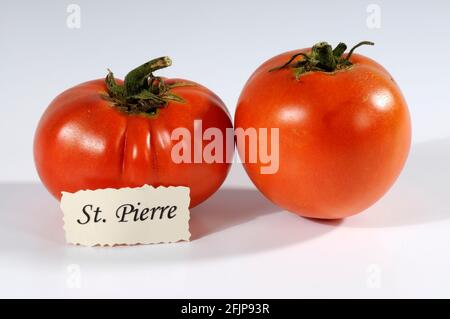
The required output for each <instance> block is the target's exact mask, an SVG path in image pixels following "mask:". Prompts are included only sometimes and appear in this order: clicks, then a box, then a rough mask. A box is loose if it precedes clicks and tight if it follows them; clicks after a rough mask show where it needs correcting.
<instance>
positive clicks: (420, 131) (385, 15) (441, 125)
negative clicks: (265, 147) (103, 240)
mask: <svg viewBox="0 0 450 319" xmlns="http://www.w3.org/2000/svg"><path fill="white" fill-rule="evenodd" d="M71 3H74V4H78V5H79V6H80V9H81V20H80V22H81V23H80V29H69V28H68V27H67V25H66V19H67V17H68V16H69V14H68V13H67V6H68V5H69V4H71ZM372 4H375V5H378V6H379V7H378V8H379V9H380V28H370V27H369V26H368V24H367V20H368V18H369V17H370V16H371V13H370V12H367V10H368V9H370V8H371V7H370V6H371V5H372ZM372 7H373V6H372ZM449 11H450V1H443V0H431V1H409V0H396V1H389V0H376V1H374V0H365V1H361V0H345V2H344V1H342V2H341V1H335V0H315V1H310V0H277V1H260V0H246V1H241V0H234V1H219V0H195V1H184V0H171V1H148V0H140V1H137V0H133V1H125V2H124V1H99V0H74V1H59V0H41V1H29V0H28V1H27V0H2V1H1V10H0V54H1V58H0V70H1V75H2V76H1V77H0V87H1V88H2V99H1V116H0V145H1V147H2V150H7V151H4V152H2V156H0V181H2V182H17V181H20V182H28V181H34V182H37V181H38V177H37V174H36V170H35V168H34V164H33V157H32V140H33V134H34V130H35V127H36V124H37V122H38V120H39V118H40V117H41V115H42V113H43V112H44V110H45V108H46V107H47V105H48V104H49V103H50V101H51V100H52V99H53V98H54V97H55V96H56V95H57V94H59V93H60V92H61V91H63V90H65V89H67V88H70V87H72V86H74V85H76V84H78V83H81V82H84V81H87V80H91V79H96V78H101V77H104V76H105V75H106V69H107V68H111V69H112V70H113V71H114V72H115V74H116V76H118V77H123V76H124V75H125V74H126V72H128V71H130V70H131V69H132V68H134V67H135V66H138V65H140V64H141V63H144V62H145V61H148V60H149V59H151V58H154V57H157V56H161V55H170V56H171V57H172V59H173V61H174V63H173V66H172V67H170V68H168V69H166V70H161V72H159V73H158V74H160V75H165V76H169V77H181V78H186V79H191V80H194V81H197V82H199V83H202V84H204V85H205V86H207V87H209V88H210V89H211V90H213V91H214V92H216V93H217V94H218V95H219V96H220V97H221V98H222V99H223V100H224V102H225V104H226V105H227V106H228V108H229V109H230V111H231V114H234V110H235V106H236V101H237V99H238V97H239V94H240V91H241V89H242V87H243V86H244V83H245V82H246V81H247V79H248V78H249V77H250V75H251V73H252V72H253V71H254V70H255V69H256V68H257V67H258V66H259V65H260V64H261V63H263V62H264V61H266V60H267V59H269V58H271V57H272V56H274V55H276V54H279V53H281V52H285V51H288V50H294V49H299V48H304V47H309V46H311V45H313V44H314V43H317V42H320V41H329V42H330V43H332V44H334V45H336V44H337V43H338V42H340V41H344V42H346V43H347V44H348V45H352V44H356V43H358V42H359V41H362V40H372V41H374V42H375V43H376V46H375V47H363V48H360V49H359V50H358V52H360V53H361V54H365V55H368V56H370V57H372V58H373V59H375V60H377V61H378V62H380V63H381V64H382V65H384V66H385V67H386V68H387V69H388V70H389V71H390V72H391V74H392V75H393V76H394V78H395V79H396V81H397V82H398V83H399V85H400V86H401V88H402V90H403V93H404V95H405V97H406V100H407V101H408V103H409V107H410V110H411V116H412V121H413V128H414V130H413V140H414V142H415V143H418V142H424V141H429V140H432V139H436V138H449V137H450V125H448V122H449V119H450V107H449V105H450V90H449V89H448V87H449V76H448V75H449V73H450V62H449V59H448V57H449V56H450V42H449V41H448V40H447V39H449V38H450V19H449V18H448V12H449Z"/></svg>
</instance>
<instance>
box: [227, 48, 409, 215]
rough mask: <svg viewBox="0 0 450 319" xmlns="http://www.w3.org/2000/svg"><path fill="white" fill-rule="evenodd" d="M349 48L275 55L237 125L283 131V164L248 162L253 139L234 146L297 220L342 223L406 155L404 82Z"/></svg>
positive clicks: (251, 88) (250, 86) (383, 188)
mask: <svg viewBox="0 0 450 319" xmlns="http://www.w3.org/2000/svg"><path fill="white" fill-rule="evenodd" d="M362 44H372V43H368V42H364V43H361V45H362ZM358 46H359V45H358ZM358 46H357V47H358ZM346 48H347V47H346V46H345V44H343V43H341V44H339V45H338V46H337V47H336V48H335V49H332V48H331V46H330V45H329V44H327V43H319V44H317V45H315V46H314V47H313V48H307V49H302V50H296V51H290V52H286V53H283V54H280V55H278V56H275V57H273V58H271V59H269V60H268V61H266V62H264V63H263V64H262V65H261V66H260V67H259V68H258V69H257V70H256V71H255V72H254V73H253V75H252V76H251V77H250V79H249V80H248V82H247V83H246V85H245V87H244V89H243V91H242V93H241V95H240V98H239V101H238V104H237V109H236V114H235V128H236V129H238V128H243V129H248V128H251V127H254V128H279V154H280V156H279V170H278V171H277V172H276V173H275V174H261V170H260V168H261V166H262V165H263V163H261V161H260V160H258V161H257V162H256V163H249V162H248V161H247V162H246V159H244V158H242V155H243V154H248V152H249V149H248V144H246V145H244V146H242V145H241V146H239V145H238V151H239V154H240V156H241V159H242V161H243V162H244V167H245V170H246V172H247V173H248V175H249V177H250V178H251V180H252V181H253V183H254V184H255V185H256V187H257V188H258V189H259V190H260V191H261V192H262V193H263V194H264V195H265V196H266V197H267V198H269V199H270V200H271V201H273V202H274V203H275V204H277V205H279V206H281V207H282V208H284V209H286V210H289V211H291V212H294V213H296V214H299V215H301V216H305V217H311V218H319V219H340V218H344V217H347V216H351V215H354V214H357V213H359V212H361V211H363V210H365V209H366V208H368V207H369V206H371V205H372V204H374V203H375V202H376V201H377V200H378V199H380V198H381V197H382V196H383V194H385V193H386V192H387V191H388V189H389V188H390V187H391V186H392V184H393V183H394V181H395V180H396V179H397V177H398V176H399V174H400V172H401V170H402V168H403V166H404V164H405V161H406V159H407V156H408V152H409V148H410V143H411V124H410V117H409V112H408V107H407V103H406V101H405V99H404V97H403V95H402V93H401V91H400V89H399V87H398V85H397V84H396V83H395V81H394V80H393V78H392V76H391V75H390V74H389V73H388V71H387V70H385V69H384V68H383V67H382V66H381V65H379V64H378V63H377V62H375V61H373V60H371V59H369V58H367V57H365V56H362V55H359V54H354V53H353V52H354V50H353V49H352V50H351V52H349V54H344V52H345V50H346ZM355 48H356V47H355ZM269 140H270V139H269Z"/></svg>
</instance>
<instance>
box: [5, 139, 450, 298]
mask: <svg viewBox="0 0 450 319" xmlns="http://www.w3.org/2000/svg"><path fill="white" fill-rule="evenodd" d="M449 163H450V140H449V139H447V140H441V141H435V142H428V143H424V144H420V145H416V146H415V147H414V149H413V152H412V154H411V157H410V160H409V162H408V165H407V168H406V170H405V171H404V173H403V175H402V176H401V178H400V179H399V181H398V182H397V184H396V185H395V187H394V188H393V189H392V191H391V192H389V193H388V195H387V196H385V197H384V198H383V199H382V200H381V201H380V202H378V203H377V204H376V205H375V206H373V207H372V208H370V209H369V210H367V211H366V212H365V213H363V214H361V215H358V216H356V217H353V218H350V219H347V220H345V221H342V222H328V223H326V222H317V221H313V220H308V219H303V218H300V217H297V216H296V215H293V214H290V213H287V212H283V211H281V210H280V209H278V208H277V207H275V206H273V205H272V204H270V203H269V202H268V201H267V200H265V199H264V198H263V197H262V196H261V195H260V194H259V193H258V192H257V191H255V190H254V189H253V188H251V186H249V182H248V179H247V177H246V175H245V173H244V172H243V171H242V170H241V169H240V167H239V166H238V165H235V168H234V170H233V171H232V174H231V175H230V176H229V178H228V180H227V182H226V185H225V186H224V187H223V188H222V189H221V190H220V191H219V192H218V193H216V194H215V196H214V197H212V198H211V199H210V200H208V201H207V202H205V203H204V204H202V206H200V207H198V208H196V209H194V211H193V212H192V219H191V229H192V232H193V235H194V240H193V241H192V242H190V243H177V244H168V245H164V244H163V245H148V246H134V247H115V248H98V247H97V248H85V247H76V246H70V245H67V244H65V243H64V235H63V230H62V228H61V227H62V217H61V213H60V211H59V208H58V205H57V202H56V201H55V200H54V199H53V198H51V197H50V195H48V194H47V192H46V191H45V190H44V189H43V188H42V187H41V186H40V185H38V184H27V183H20V184H3V185H1V186H0V196H1V198H0V199H1V201H0V297H135V298H142V297H180V298H188V297H189V298H194V297H235V298H236V297H237V298H239V297H274V298H279V297H447V298H448V297H450V276H449V274H448V270H449V269H450V251H449V248H448V247H449V243H450V232H449V227H450V209H449V207H450V187H449V180H450V171H449V169H448V165H449ZM77 286H79V288H77Z"/></svg>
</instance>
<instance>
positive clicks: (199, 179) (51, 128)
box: [34, 79, 233, 207]
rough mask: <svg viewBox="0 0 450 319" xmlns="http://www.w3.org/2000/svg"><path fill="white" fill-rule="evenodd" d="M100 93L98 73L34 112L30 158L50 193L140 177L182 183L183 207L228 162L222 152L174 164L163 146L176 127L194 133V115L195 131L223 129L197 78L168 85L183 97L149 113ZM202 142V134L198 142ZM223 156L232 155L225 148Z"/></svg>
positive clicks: (139, 181)
mask: <svg viewBox="0 0 450 319" xmlns="http://www.w3.org/2000/svg"><path fill="white" fill-rule="evenodd" d="M176 81H184V82H188V81H186V80H180V79H169V80H166V82H167V83H168V84H169V83H172V82H176ZM189 82H190V83H194V82H191V81H189ZM106 92H107V88H106V86H105V83H104V79H99V80H93V81H90V82H85V83H82V84H80V85H78V86H75V87H73V88H71V89H68V90H67V91H65V92H63V93H62V94H60V95H59V96H58V97H56V98H55V100H53V102H52V103H51V104H50V105H49V107H48V108H47V110H46V111H45V113H44V115H43V116H42V118H41V120H40V122H39V125H38V127H37V130H36V133H35V140H34V158H35V164H36V168H37V171H38V173H39V176H40V178H41V180H42V182H43V184H44V185H45V186H46V187H47V189H48V190H49V191H50V192H51V193H52V194H53V196H55V197H56V198H57V199H60V198H61V192H62V191H66V192H76V191H78V190H85V189H100V188H122V187H139V186H142V185H144V184H149V185H153V186H155V187H156V186H188V187H190V196H191V204H190V207H194V206H196V205H198V204H199V203H201V202H203V201H204V200H205V199H207V198H208V197H209V196H210V195H212V194H213V193H214V192H215V191H216V190H217V189H218V188H219V187H220V185H221V184H222V182H223V181H224V179H225V177H226V176H227V174H228V171H229V168H230V162H231V161H230V160H229V159H224V161H223V163H178V164H177V163H175V162H174V161H172V159H171V150H172V146H173V145H174V144H176V143H178V141H172V140H171V138H170V136H171V132H172V131H173V129H175V128H178V127H182V128H186V129H188V130H189V131H190V132H191V136H194V135H193V130H194V120H202V127H203V130H205V129H207V128H208V127H217V128H219V129H220V130H221V131H222V132H223V135H224V137H225V136H226V135H225V130H226V129H227V128H232V127H233V125H232V121H231V119H230V115H229V113H228V111H227V109H226V107H225V105H224V104H223V102H222V101H221V100H220V98H219V97H217V96H216V95H215V94H214V93H212V92H211V91H209V90H208V89H207V88H205V87H203V86H201V85H199V84H195V85H189V86H180V87H176V88H173V89H172V92H173V93H175V94H177V95H179V96H181V97H182V98H183V99H184V100H185V103H176V102H169V104H168V105H167V107H166V108H164V109H160V110H159V112H158V114H157V115H156V116H153V117H152V116H150V115H141V114H127V113H124V112H122V111H119V110H118V109H116V108H114V107H112V105H111V103H110V102H109V101H107V100H105V99H104V98H103V97H102V95H106V94H107V93H106ZM193 143H194V142H193V141H192V142H191V144H192V145H193ZM206 144H208V141H203V147H204V146H205V145H206ZM223 145H226V143H225V142H224V144H223ZM192 147H193V146H192ZM224 154H226V152H225V150H224ZM228 156H229V157H232V156H233V154H232V151H230V152H229V154H228Z"/></svg>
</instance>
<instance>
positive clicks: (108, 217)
mask: <svg viewBox="0 0 450 319" xmlns="http://www.w3.org/2000/svg"><path fill="white" fill-rule="evenodd" d="M189 203H190V197H189V188H188V187H183V186H176V187H175V186H170V187H162V186H160V187H157V188H154V187H152V186H148V185H144V186H142V187H137V188H121V189H113V188H108V189H97V190H82V191H78V192H76V193H67V192H62V199H61V208H62V211H63V214H64V217H63V218H64V230H65V233H66V240H67V242H69V243H72V244H80V245H85V246H95V245H101V246H106V245H109V246H112V245H122V244H125V245H133V244H155V243H171V242H177V241H180V240H189V239H190V236H191V234H190V232H189V218H190V215H189Z"/></svg>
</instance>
